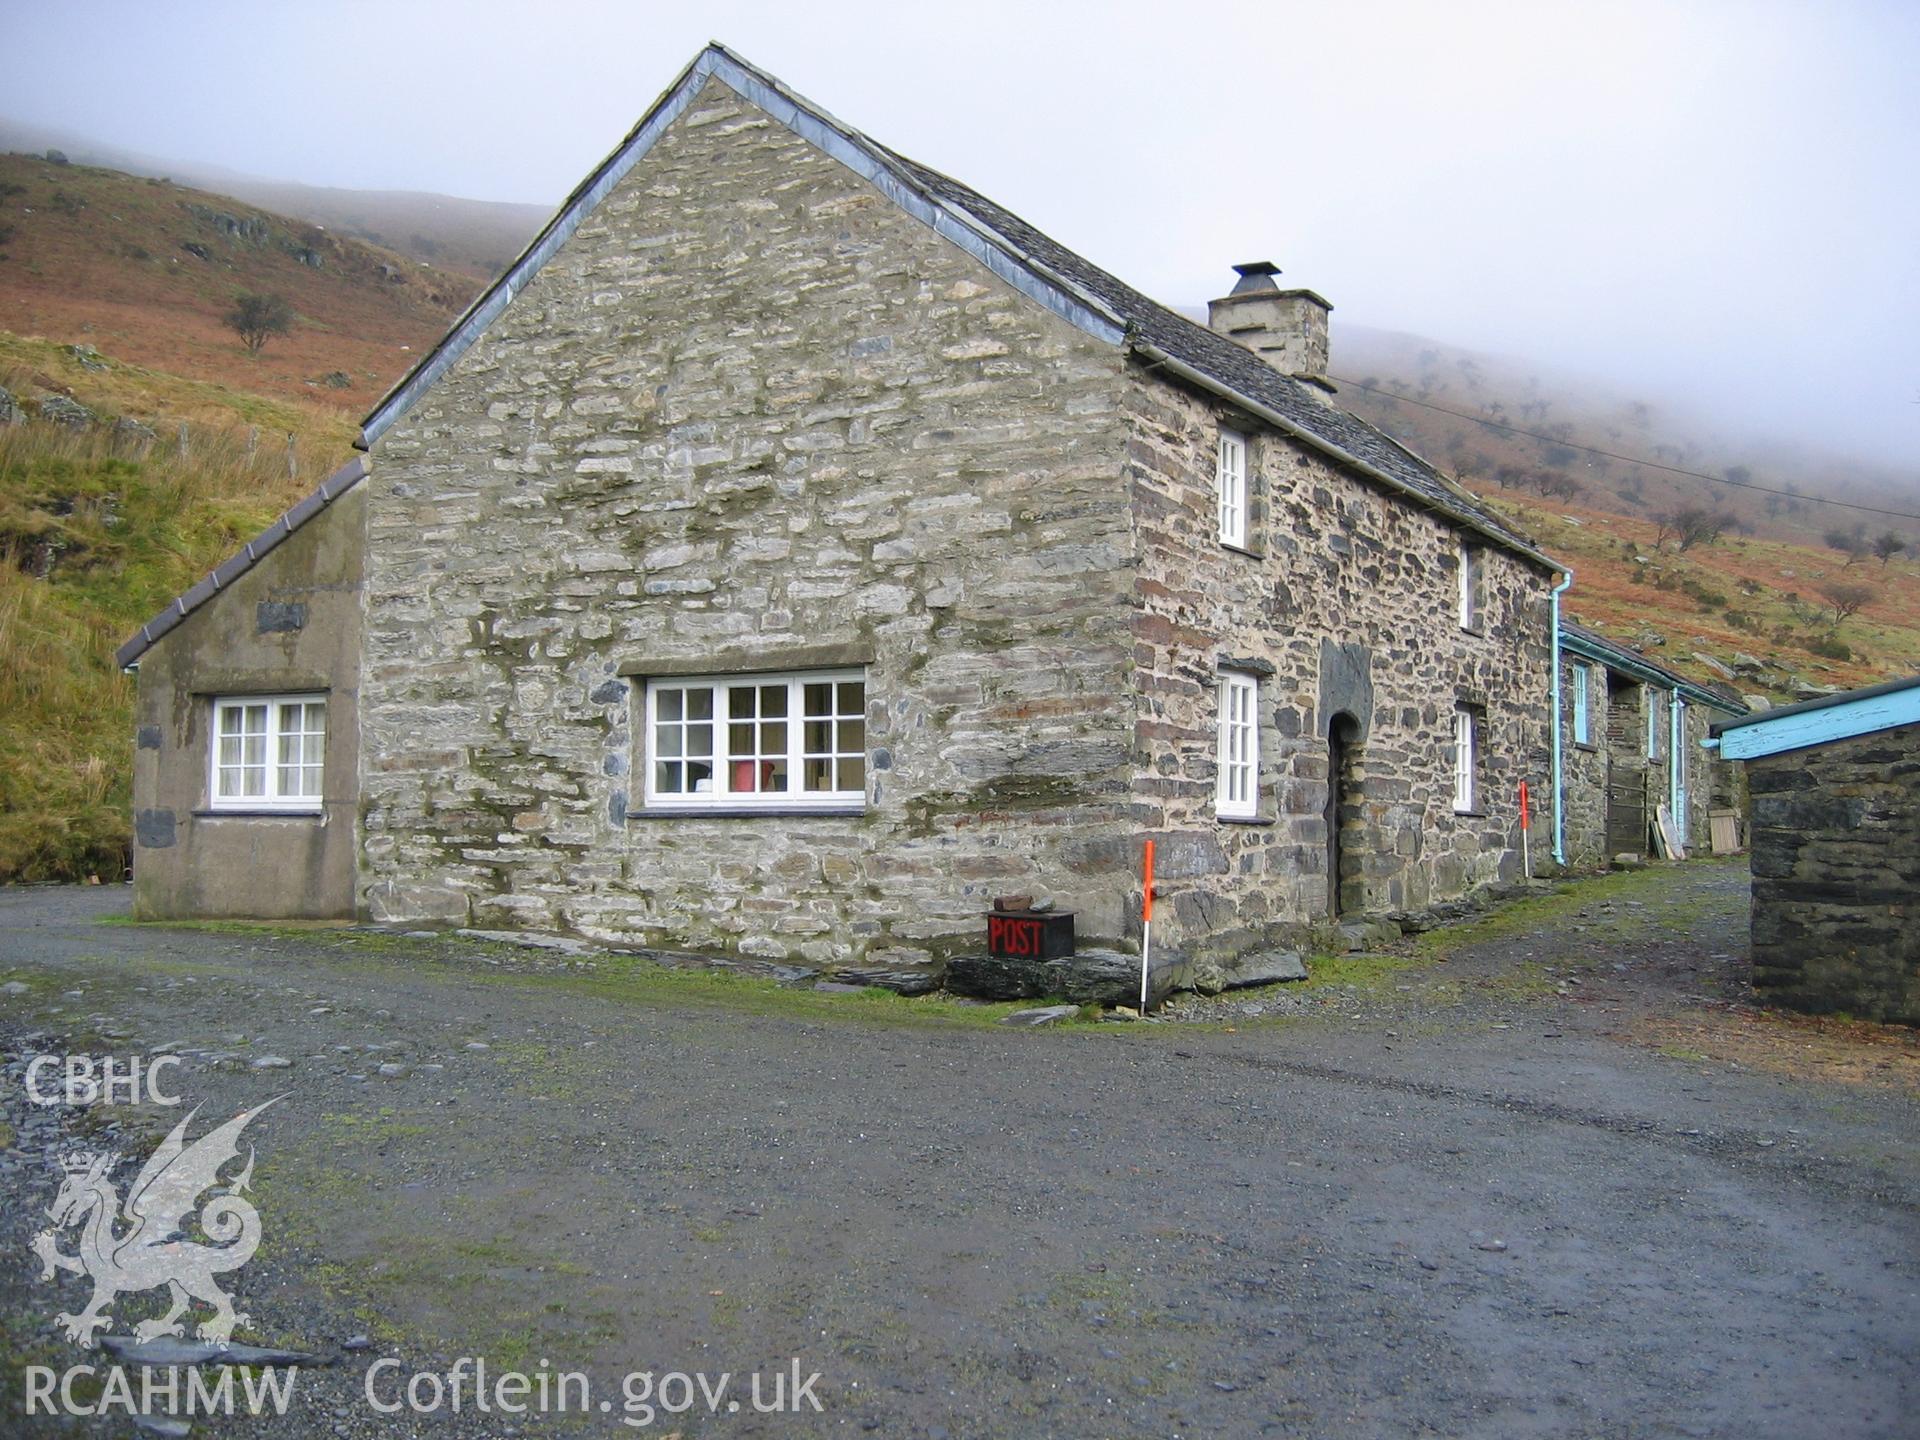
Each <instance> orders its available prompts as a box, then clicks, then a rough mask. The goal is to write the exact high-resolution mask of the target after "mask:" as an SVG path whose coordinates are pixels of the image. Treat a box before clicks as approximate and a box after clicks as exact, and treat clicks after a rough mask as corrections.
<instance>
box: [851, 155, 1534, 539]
mask: <svg viewBox="0 0 1920 1440" xmlns="http://www.w3.org/2000/svg"><path fill="white" fill-rule="evenodd" d="M869 143H871V142H869ZM886 153H887V154H888V156H889V157H890V158H892V159H893V160H894V162H895V163H897V164H898V165H899V166H901V168H902V169H904V170H905V171H906V173H907V175H908V176H909V177H910V178H911V179H912V180H913V181H914V182H915V183H916V184H918V185H920V186H922V187H924V188H925V189H926V190H927V191H929V192H930V193H931V194H933V195H935V196H936V197H938V198H939V199H941V200H943V201H945V202H946V203H947V204H949V205H951V206H954V207H955V208H957V209H960V210H962V211H965V212H966V213H967V214H969V215H972V216H974V217H975V218H976V219H977V220H979V222H980V223H981V224H983V225H985V226H987V227H988V228H989V229H991V230H993V231H994V232H996V233H997V234H999V235H1001V236H1004V237H1005V238H1006V239H1007V241H1008V242H1009V243H1010V244H1011V245H1012V246H1013V247H1014V249H1015V250H1016V251H1017V252H1018V253H1019V254H1021V255H1023V256H1025V257H1027V258H1028V259H1029V260H1031V261H1033V262H1034V263H1036V264H1038V265H1039V266H1041V267H1043V268H1044V269H1045V270H1048V271H1051V272H1052V273H1053V274H1055V275H1058V276H1060V277H1061V278H1062V279H1064V280H1066V281H1067V282H1068V283H1069V284H1071V285H1073V286H1074V287H1076V288H1077V289H1080V290H1083V291H1085V292H1087V293H1088V294H1091V295H1093V296H1094V297H1096V298H1097V299H1098V300H1099V301H1100V302H1101V303H1102V304H1103V305H1105V306H1106V308H1108V309H1109V310H1111V311H1112V312H1113V313H1114V314H1115V315H1116V316H1118V317H1119V318H1120V319H1121V320H1122V321H1123V322H1124V323H1125V325H1126V329H1127V334H1128V337H1129V339H1130V340H1134V341H1142V340H1143V341H1145V342H1146V343H1147V344H1148V345H1150V346H1152V347H1153V348H1154V349H1156V350H1160V351H1163V352H1164V353H1166V354H1168V355H1171V356H1172V357H1173V358H1174V359H1176V360H1179V361H1181V362H1183V363H1184V364H1186V365H1188V366H1191V367H1192V368H1193V369H1195V370H1197V371H1200V372H1201V373H1202V374H1203V375H1206V376H1208V377H1209V378H1211V379H1213V380H1215V381H1217V382H1218V383H1219V384H1220V385H1221V386H1222V387H1223V388H1225V389H1227V390H1229V391H1231V392H1232V393H1233V394H1235V395H1239V396H1244V397H1245V398H1247V399H1249V400H1252V401H1254V402H1256V403H1257V404H1259V405H1262V406H1264V407H1265V408H1267V409H1269V410H1273V411H1277V412H1278V413H1279V414H1281V415H1282V416H1284V417H1286V419H1288V420H1289V421H1291V422H1292V423H1293V424H1294V425H1296V426H1298V427H1299V428H1300V429H1301V430H1303V431H1305V432H1307V434H1308V435H1310V436H1312V437H1315V438H1318V439H1320V440H1323V441H1325V442H1327V443H1328V444H1331V445H1333V446H1336V447H1338V448H1339V449H1340V450H1342V451H1344V452H1346V453H1347V454H1348V455H1352V456H1354V457H1355V458H1357V459H1359V460H1362V461H1364V462H1366V463H1367V464H1369V465H1371V466H1373V467H1374V468H1376V469H1378V470H1380V471H1382V472H1384V473H1385V474H1386V475H1387V476H1389V477H1391V478H1392V479H1393V480H1395V481H1398V482H1399V483H1400V484H1401V485H1403V486H1404V487H1406V488H1407V489H1408V490H1411V491H1413V492H1415V494H1416V495H1417V496H1418V497H1420V498H1421V499H1424V500H1425V501H1426V502H1428V503H1429V504H1430V505H1431V506H1432V507H1433V508H1434V509H1436V510H1439V511H1441V512H1442V513H1443V514H1447V515H1450V516H1452V517H1453V518H1455V519H1459V520H1463V521H1466V522H1467V523H1469V524H1470V525H1472V526H1473V527H1474V528H1475V529H1477V530H1481V531H1483V532H1485V533H1487V534H1488V535H1489V536H1490V537H1491V538H1494V539H1498V540H1501V541H1503V542H1505V543H1506V544H1507V545H1509V546H1511V547H1513V548H1515V549H1518V550H1520V551H1522V552H1523V553H1525V554H1527V555H1529V556H1531V557H1533V558H1536V559H1542V560H1546V563H1547V564H1549V565H1552V564H1553V562H1552V561H1551V560H1547V559H1546V557H1544V556H1541V555H1540V553H1539V552H1538V551H1537V550H1535V549H1534V547H1533V546H1532V545H1531V544H1530V543H1529V542H1528V541H1527V540H1526V539H1525V538H1524V537H1522V536H1521V535H1519V534H1517V533H1516V532H1515V531H1514V530H1513V529H1512V528H1511V527H1510V526H1508V525H1507V524H1506V523H1505V522H1504V521H1503V520H1501V519H1500V518H1499V517H1498V516H1497V515H1495V514H1494V513H1493V512H1492V511H1490V510H1488V509H1487V508H1486V507H1485V506H1483V505H1481V504H1480V503H1479V502H1478V501H1477V500H1475V499H1474V497H1473V496H1472V495H1470V494H1468V493H1467V492H1466V491H1465V490H1463V489H1462V488H1461V487H1460V486H1459V485H1457V484H1455V483H1454V482H1453V481H1452V480H1451V479H1449V478H1448V477H1447V476H1445V475H1443V474H1441V473H1440V471H1438V470H1436V469H1435V468H1434V467H1433V466H1432V465H1429V464H1428V463H1427V462H1426V461H1425V460H1422V459H1421V458H1420V457H1419V456H1418V455H1416V454H1414V453H1413V452H1412V451H1411V450H1408V449H1407V448H1406V447H1405V446H1403V445H1401V444H1400V443H1399V442H1398V441H1396V440H1394V439H1393V438H1392V437H1391V436H1389V435H1387V434H1386V433H1385V432H1383V431H1381V430H1378V429H1375V428H1374V427H1373V426H1372V425H1369V424H1368V423H1367V422H1366V421H1364V420H1362V419H1361V418H1360V417H1359V416H1357V415H1354V414H1352V413H1350V412H1349V411H1346V410H1342V409H1340V408H1339V407H1338V406H1336V405H1333V404H1330V403H1328V402H1327V401H1326V400H1324V399H1322V398H1321V397H1320V395H1318V394H1316V393H1315V391H1314V389H1313V387H1311V386H1309V385H1307V384H1305V383H1304V382H1302V381H1299V380H1295V379H1294V378H1293V377H1292V376H1290V375H1283V374H1282V373H1281V372H1280V371H1278V370H1276V369H1274V368H1273V367H1272V366H1271V365H1269V364H1267V363H1266V362H1265V361H1264V360H1261V359H1260V358H1259V357H1258V356H1256V355H1255V354H1253V352H1252V351H1250V350H1248V349H1247V348H1246V347H1245V346H1243V345H1241V344H1239V343H1238V342H1237V341H1234V340H1230V339H1228V338H1227V337H1226V336H1224V335H1221V334H1219V333H1218V332H1216V331H1213V330H1210V329H1208V328H1207V327H1206V326H1205V325H1201V324H1199V323H1197V322H1196V321H1193V320H1189V319H1188V318H1187V317H1186V316H1184V315H1182V314H1180V313H1178V312H1177V311H1174V310H1171V309H1169V308H1167V307H1166V306H1165V305H1162V304H1160V303H1159V302H1158V301H1156V300H1152V299H1149V298H1148V297H1147V296H1145V295H1143V294H1141V293H1140V292H1139V291H1138V290H1135V289H1134V288H1133V287H1132V286H1131V285H1128V284H1127V283H1125V282H1124V281H1122V280H1120V279H1119V278H1117V277H1116V276H1114V275H1111V274H1109V273H1108V272H1107V271H1105V270H1102V269H1101V268H1100V267H1099V266H1098V265H1095V264H1094V263H1093V262H1092V261H1090V260H1087V259H1084V258H1083V257H1081V256H1080V255H1077V254H1075V253H1074V252H1073V251H1071V250H1069V249H1067V247H1066V246H1064V245H1062V244H1060V243H1059V242H1058V241H1056V240H1053V239H1051V238H1050V237H1049V236H1047V235H1045V234H1043V233H1042V232H1041V231H1039V230H1036V229H1034V227H1033V226H1031V225H1029V224H1028V223H1027V222H1026V221H1024V220H1022V219H1021V218H1020V217H1019V216H1018V215H1015V214H1013V213H1012V212H1011V211H1009V210H1004V209H1002V208H1001V207H1000V206H998V205H996V204H995V203H994V202H993V201H991V200H989V199H987V198H986V196H984V195H982V194H980V192H979V191H977V190H974V189H973V188H971V187H970V186H967V185H963V184H961V183H960V182H959V181H958V180H955V179H953V178H952V177H950V176H947V175H942V174H941V173H940V172H939V171H938V170H934V169H930V168H929V167H927V166H925V165H922V164H920V163H919V162H918V161H915V160H909V159H908V158H907V157H906V156H904V155H901V154H899V153H897V152H895V151H891V150H889V151H887V152H886ZM1556 568H1557V567H1556Z"/></svg>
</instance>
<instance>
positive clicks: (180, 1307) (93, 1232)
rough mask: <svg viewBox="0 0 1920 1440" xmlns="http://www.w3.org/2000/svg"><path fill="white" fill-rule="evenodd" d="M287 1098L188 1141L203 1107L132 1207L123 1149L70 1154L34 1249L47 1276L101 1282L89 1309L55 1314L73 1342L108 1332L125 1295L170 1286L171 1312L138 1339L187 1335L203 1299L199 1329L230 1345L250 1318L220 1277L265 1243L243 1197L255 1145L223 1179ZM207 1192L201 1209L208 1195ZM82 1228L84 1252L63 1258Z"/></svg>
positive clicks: (137, 1187) (150, 1168) (139, 1183)
mask: <svg viewBox="0 0 1920 1440" xmlns="http://www.w3.org/2000/svg"><path fill="white" fill-rule="evenodd" d="M285 1098H286V1097H285V1096H284V1095H276V1096H274V1097H273V1099H272V1100H269V1101H267V1102H266V1104H263V1105H256V1106H255V1107H254V1108H253V1109H251V1110H247V1111H244V1112H242V1113H241V1114H239V1115H236V1116H235V1117H234V1118H233V1119H231V1120H229V1121H228V1122H227V1123H226V1124H224V1125H222V1126H220V1127H219V1128H218V1129H216V1130H210V1131H208V1132H207V1133H206V1134H205V1135H202V1136H201V1137H200V1138H199V1139H198V1140H195V1141H194V1142H193V1143H192V1144H188V1143H187V1139H186V1134H187V1126H188V1125H189V1124H191V1123H192V1121H193V1117H194V1115H198V1114H199V1113H200V1108H199V1107H198V1106H195V1107H194V1109H193V1112H192V1114H189V1115H188V1116H187V1118H186V1119H184V1120H182V1121H181V1122H180V1123H179V1124H178V1125H176V1126H174V1127H173V1130H172V1132H171V1133H170V1134H169V1135H168V1136H167V1138H166V1139H165V1140H162V1141H161V1142H160V1145H159V1148H158V1149H156V1150H155V1151H154V1152H153V1154H152V1155H151V1156H150V1157H148V1160H147V1163H146V1164H145V1165H143V1166H141V1167H140V1173H139V1175H137V1176H136V1177H135V1178H134V1182H133V1190H132V1192H131V1193H130V1194H129V1195H128V1197H127V1202H126V1205H125V1207H124V1208H123V1207H122V1205H121V1203H120V1195H119V1192H118V1191H117V1190H115V1189H114V1187H113V1184H112V1182H111V1180H110V1179H109V1177H110V1176H111V1175H112V1174H113V1171H114V1168H115V1166H117V1165H118V1164H119V1163H120V1157H119V1155H118V1154H116V1153H115V1152H113V1151H110V1150H108V1151H90V1150H77V1151H73V1152H70V1153H69V1154H67V1155H66V1156H64V1157H63V1158H62V1160H61V1168H62V1170H63V1172H64V1175H65V1178H64V1180H63V1181H62V1183H61V1186H60V1193H59V1194H58V1195H56V1196H54V1200H53V1204H52V1205H50V1206H48V1207H47V1214H48V1216H49V1217H51V1219H52V1220H53V1224H52V1225H51V1226H50V1227H49V1228H47V1229H45V1230H42V1231H41V1232H40V1233H39V1234H38V1235H36V1236H35V1237H34V1240H33V1250H34V1253H35V1254H36V1255H38V1256H39V1257H40V1262H41V1264H42V1265H44V1266H45V1267H46V1268H45V1270H44V1271H43V1272H42V1273H41V1275H40V1279H41V1280H43V1281H45V1280H51V1279H52V1278H53V1276H54V1272H55V1271H56V1270H65V1271H67V1272H68V1273H70V1274H74V1275H85V1276H87V1277H89V1278H90V1279H91V1280H92V1281H93V1299H92V1300H90V1301H88V1302H87V1308H86V1309H84V1310H82V1311H81V1312H80V1313H79V1314H78V1315H69V1314H62V1315H58V1316H55V1317H54V1318H55V1320H56V1321H57V1322H58V1324H59V1325H60V1327H61V1329H63V1330H64V1331H65V1332H66V1334H67V1337H68V1338H69V1339H71V1340H72V1341H74V1342H75V1343H76V1344H79V1345H85V1346H91V1345H92V1344H93V1343H94V1339H93V1337H94V1333H95V1332H96V1331H99V1330H103V1329H105V1328H106V1325H107V1313H106V1312H107V1310H108V1307H110V1306H111V1305H112V1304H113V1302H114V1300H115V1298H116V1297H118V1296H120V1295H122V1294H124V1293H126V1292H128V1291H138V1290H153V1289H157V1288H158V1287H160V1286H162V1285H164V1286H166V1287H167V1288H168V1290H169V1291H170V1292H171V1299H172V1303H171V1306H170V1307H169V1309H168V1310H167V1313H166V1314H165V1315H162V1316H159V1317H158V1318H156V1319H152V1320H146V1321H143V1322H141V1324H139V1325H138V1326H136V1327H135V1328H134V1338H135V1339H137V1340H141V1341H146V1340H154V1339H158V1338H159V1337H160V1336H162V1335H172V1336H179V1335H181V1334H182V1332H183V1329H184V1327H183V1326H182V1324H181V1316H183V1315H185V1314H186V1312H187V1309H188V1307H189V1306H190V1305H191V1304H192V1303H193V1301H195V1300H199V1301H201V1302H202V1303H203V1304H207V1305H211V1306H212V1307H213V1312H214V1313H213V1314H212V1315H211V1316H209V1317H208V1318H207V1319H205V1320H203V1321H201V1322H200V1325H199V1328H198V1330H197V1331H196V1332H195V1333H196V1334H197V1335H198V1337H199V1338H200V1339H202V1340H212V1341H218V1342H222V1343H224V1342H226V1341H228V1340H231V1339H232V1338H233V1329H234V1326H236V1325H246V1324H249V1323H251V1322H250V1321H249V1319H248V1317H247V1316H245V1315H243V1314H240V1313H238V1312H237V1311H235V1310H234V1308H233V1301H232V1300H231V1299H229V1298H228V1296H227V1294H226V1293H225V1292H224V1291H223V1290H221V1288H220V1287H219V1285H218V1284H216V1283H215V1281H214V1277H215V1276H216V1275H223V1274H225V1273H226V1272H227V1271H229V1270H238V1269H239V1268H240V1267H241V1266H242V1265H245V1264H246V1263H247V1261H249V1260H251V1259H252V1258H253V1252H254V1250H255V1248H257V1247H258V1245H259V1244H260V1212H259V1211H257V1210H255V1209H254V1208H253V1206H252V1204H251V1203H250V1202H248V1201H247V1200H244V1199H242V1198H241V1196H242V1195H243V1194H244V1193H245V1191H246V1189H247V1187H248V1185H249V1184H250V1183H251V1181H252V1179H253V1147H252V1146H248V1147H247V1163H246V1166H245V1168H244V1169H242V1170H241V1172H240V1173H239V1174H238V1175H237V1176H235V1177H234V1178H233V1179H232V1180H231V1181H228V1182H225V1183H223V1182H222V1181H221V1179H220V1171H221V1169H222V1167H224V1166H225V1165H227V1164H228V1163H229V1162H230V1161H232V1160H235V1159H237V1158H238V1157H239V1154H240V1133H241V1131H243V1130H245V1129H246V1128H247V1125H248V1123H249V1122H250V1121H251V1120H252V1119H253V1118H254V1117H255V1116H256V1115H258V1114H259V1113H260V1112H261V1111H262V1110H265V1109H266V1108H267V1106H268V1105H273V1104H275V1103H277V1102H278V1101H280V1100H283V1099H285ZM208 1192H212V1193H211V1195H210V1197H209V1198H208V1199H207V1202H206V1204H204V1205H202V1204H201V1203H200V1198H201V1196H202V1195H205V1194H207V1193H208ZM196 1216H197V1218H198V1228H199V1230H200V1232H201V1233H202V1234H203V1235H205V1237H206V1239H207V1240H208V1241H210V1242H211V1243H208V1244H203V1243H201V1242H200V1241H198V1240H196V1239H194V1238H192V1235H191V1231H190V1229H189V1226H190V1225H191V1224H192V1223H193V1222H194V1220H195V1218H196ZM73 1226H79V1227H80V1237H79V1241H80V1243H79V1249H78V1250H77V1251H76V1252H75V1253H74V1254H72V1255H66V1254H62V1253H61V1251H60V1247H59V1238H60V1233H61V1232H62V1231H63V1230H66V1229H68V1228H69V1227H73Z"/></svg>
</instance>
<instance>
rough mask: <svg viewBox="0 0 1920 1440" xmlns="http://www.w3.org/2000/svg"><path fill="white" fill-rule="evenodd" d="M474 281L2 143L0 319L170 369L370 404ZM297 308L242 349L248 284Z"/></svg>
mask: <svg viewBox="0 0 1920 1440" xmlns="http://www.w3.org/2000/svg"><path fill="white" fill-rule="evenodd" d="M479 284H480V282H479V281H478V280H476V279H474V278H473V277H472V276H468V275H457V276H456V275H449V274H445V273H443V272H441V271H438V270H435V269H433V268H431V267H429V266H427V265H425V264H422V263H421V262H419V261H418V260H410V259H408V258H406V257H404V256H402V255H399V254H396V253H394V252H392V251H388V250H382V249H379V248H378V247H376V246H372V245H368V244H366V243H364V242H362V241H359V240H351V239H344V238H342V237H340V236H337V235H334V234H332V233H330V232H329V231H327V230H324V229H322V228H321V227H319V226H317V225H310V224H307V223H305V222H302V221H297V220H288V219H287V218H285V217H284V216H280V215H275V214H272V213H270V212H268V211H265V210H259V209H255V208H254V207H252V206H249V205H243V204H241V203H239V202H238V201H235V200H232V199H229V198H227V197H225V196H221V195H214V194H210V193H207V192H205V191H199V190H187V189H182V188H181V187H179V186H176V185H172V184H170V183H168V182H166V181H164V180H147V179H140V178H137V177H135V176H131V175H125V174H122V173H120V172H119V171H115V170H101V169H95V168H91V167H87V166H81V165H58V164H54V163H51V162H49V161H47V160H45V159H43V158H40V157H37V156H29V155H13V154H9V155H0V328H5V329H7V330H10V331H12V332H13V333H15V334H16V335H31V336H40V337H43V338H45V339H47V340H51V341H56V342H59V343H62V344H90V345H93V346H95V347H96V348H98V349H100V350H102V351H104V352H106V353H108V354H110V355H113V356H115V357H116V358H118V359H120V360H122V361H127V362H131V363H133V364H136V365H140V366H144V367H146V368H148V369H152V370H160V371H165V372H167V373H169V374H172V375H178V376H185V377H189V378H192V379H195V380H206V381H213V382H215V383H218V384H221V385H226V386H233V387H237V388H240V389H244V390H248V391H251V392H253V393H256V394H260V395H266V396H272V397H276V398H281V399H298V400H306V401H311V402H314V403H317V404H321V405H324V406H327V407H330V408H334V409H338V410H341V411H346V412H358V413H362V414H364V413H365V412H366V410H368V409H369V408H371V406H372V404H373V402H374V401H375V400H376V399H378V398H379V396H380V395H381V394H383V393H384V392H385V390H386V389H387V387H388V386H389V385H391V384H392V383H393V381H394V380H396V379H397V378H398V377H399V376H400V375H402V374H404V373H405V371H406V370H407V368H408V366H410V365H411V364H412V363H413V361H414V360H415V359H416V358H417V357H418V355H419V353H420V351H421V349H422V348H423V347H425V346H429V345H431V344H432V343H433V342H434V340H436V339H437V338H438V337H439V336H440V334H441V333H442V332H443V331H444V330H445V329H446V327H447V326H448V325H449V324H450V323H451V322H452V321H453V319H454V318H455V317H456V316H457V315H458V314H459V313H460V312H461V311H462V310H463V309H465V308H466V305H467V303H468V302H469V301H470V300H471V299H472V297H473V295H474V294H475V293H476V292H477V290H478V288H479ZM243 291H245V292H254V293H272V294H277V295H280V296H282V297H284V298H285V299H286V300H287V302H288V303H289V304H290V305H291V306H292V307H293V310H294V313H295V317H296V318H295V320H294V322H293V328H292V331H291V333H289V334H287V335H284V336H281V337H278V338H275V339H273V340H271V341H269V342H268V344H267V345H266V347H265V348H264V349H263V350H262V351H261V352H260V353H259V354H257V355H249V354H247V353H246V351H245V350H244V348H243V347H242V346H241V344H240V342H239V340H238V339H237V337H236V336H235V335H234V333H233V332H232V331H231V330H228V329H227V328H226V327H225V326H224V325H223V324H222V323H221V317H222V315H224V314H225V313H226V312H227V310H228V309H230V308H231V306H232V304H233V301H234V297H235V296H237V295H238V294H240V293H241V292H243Z"/></svg>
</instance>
